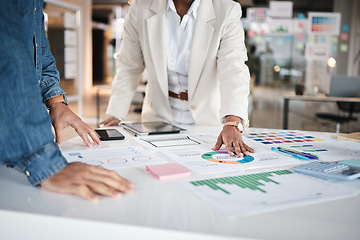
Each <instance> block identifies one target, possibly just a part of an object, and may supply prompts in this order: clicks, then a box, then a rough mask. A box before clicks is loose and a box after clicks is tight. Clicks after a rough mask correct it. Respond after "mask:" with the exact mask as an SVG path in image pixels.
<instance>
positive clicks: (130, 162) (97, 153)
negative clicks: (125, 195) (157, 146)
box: [62, 147, 166, 170]
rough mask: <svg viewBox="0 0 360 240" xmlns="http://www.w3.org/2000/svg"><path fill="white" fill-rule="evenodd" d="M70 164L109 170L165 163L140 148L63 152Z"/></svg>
mask: <svg viewBox="0 0 360 240" xmlns="http://www.w3.org/2000/svg"><path fill="white" fill-rule="evenodd" d="M62 154H63V156H64V157H65V158H66V160H67V161H68V162H83V163H86V164H89V165H97V166H103V167H104V168H106V169H108V170H116V169H121V168H128V167H136V166H142V165H151V164H158V163H164V162H166V161H164V160H162V159H160V158H157V157H154V156H153V155H151V154H150V153H148V152H147V151H145V150H143V149H141V148H139V147H112V148H98V149H88V150H80V151H73V152H63V153H62Z"/></svg>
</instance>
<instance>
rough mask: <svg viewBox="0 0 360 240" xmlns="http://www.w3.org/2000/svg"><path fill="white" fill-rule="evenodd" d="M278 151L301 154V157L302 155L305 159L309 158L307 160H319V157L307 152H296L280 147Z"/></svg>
mask: <svg viewBox="0 0 360 240" xmlns="http://www.w3.org/2000/svg"><path fill="white" fill-rule="evenodd" d="M278 149H283V150H287V151H289V152H292V153H294V154H300V155H302V156H304V157H307V158H310V159H319V156H318V155H315V154H311V153H307V152H300V151H297V150H294V149H291V148H286V147H278Z"/></svg>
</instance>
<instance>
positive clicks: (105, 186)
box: [41, 162, 133, 202]
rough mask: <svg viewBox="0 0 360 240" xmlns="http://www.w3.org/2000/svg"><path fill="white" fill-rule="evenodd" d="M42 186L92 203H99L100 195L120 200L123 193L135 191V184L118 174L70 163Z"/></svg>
mask: <svg viewBox="0 0 360 240" xmlns="http://www.w3.org/2000/svg"><path fill="white" fill-rule="evenodd" d="M41 186H42V187H43V188H44V189H46V190H49V191H53V192H59V193H66V194H76V195H79V196H81V197H83V198H85V199H86V200H88V201H92V202H96V201H98V196H99V195H102V196H106V197H111V198H119V197H121V193H131V192H132V191H133V184H132V183H131V182H130V181H128V180H127V179H125V178H123V177H121V176H119V175H118V174H117V173H115V172H113V171H109V170H106V169H104V168H102V167H100V166H91V165H87V164H84V163H80V162H74V163H70V164H69V165H68V166H66V167H65V168H64V169H62V170H61V171H60V172H58V173H57V174H55V175H54V176H52V177H50V178H49V179H47V180H45V181H43V182H42V183H41Z"/></svg>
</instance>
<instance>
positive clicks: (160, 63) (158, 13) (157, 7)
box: [146, 0, 168, 96]
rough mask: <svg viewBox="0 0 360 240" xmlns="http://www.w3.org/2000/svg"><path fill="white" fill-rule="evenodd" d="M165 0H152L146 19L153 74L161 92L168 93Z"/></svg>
mask: <svg viewBox="0 0 360 240" xmlns="http://www.w3.org/2000/svg"><path fill="white" fill-rule="evenodd" d="M166 5H167V4H166V0H153V2H152V4H151V6H150V10H151V11H152V12H154V15H153V16H151V17H149V18H148V19H146V25H147V34H148V40H149V46H150V49H149V51H150V55H151V58H152V62H153V64H154V68H155V74H156V76H157V80H158V81H159V85H160V88H161V90H162V92H163V93H164V94H165V95H166V96H167V95H168V82H167V70H166V42H165V19H166Z"/></svg>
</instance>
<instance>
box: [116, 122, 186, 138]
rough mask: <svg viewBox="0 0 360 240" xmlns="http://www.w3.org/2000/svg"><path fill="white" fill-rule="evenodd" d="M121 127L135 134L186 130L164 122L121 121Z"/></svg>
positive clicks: (143, 134) (142, 134) (168, 132)
mask: <svg viewBox="0 0 360 240" xmlns="http://www.w3.org/2000/svg"><path fill="white" fill-rule="evenodd" d="M123 128H124V129H125V130H127V131H129V132H131V133H132V134H134V135H135V136H145V135H153V134H171V133H180V132H181V131H184V130H186V129H184V128H180V127H177V126H175V125H172V124H169V123H166V122H133V123H123Z"/></svg>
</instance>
